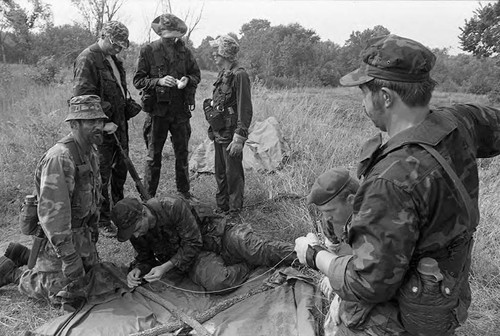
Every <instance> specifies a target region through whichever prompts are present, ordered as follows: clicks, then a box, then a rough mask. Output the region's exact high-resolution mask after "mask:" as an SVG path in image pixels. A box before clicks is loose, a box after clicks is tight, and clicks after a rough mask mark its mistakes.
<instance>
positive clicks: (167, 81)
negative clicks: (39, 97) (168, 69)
mask: <svg viewBox="0 0 500 336" xmlns="http://www.w3.org/2000/svg"><path fill="white" fill-rule="evenodd" d="M158 84H159V85H161V86H168V87H174V86H176V85H177V79H175V78H174V77H172V76H170V75H166V76H165V77H162V78H160V79H159V80H158Z"/></svg>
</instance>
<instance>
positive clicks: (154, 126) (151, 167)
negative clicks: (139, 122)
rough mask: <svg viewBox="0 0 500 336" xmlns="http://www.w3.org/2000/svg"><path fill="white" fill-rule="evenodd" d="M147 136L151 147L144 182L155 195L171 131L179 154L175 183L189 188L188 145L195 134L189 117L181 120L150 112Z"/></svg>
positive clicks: (144, 130) (176, 162)
mask: <svg viewBox="0 0 500 336" xmlns="http://www.w3.org/2000/svg"><path fill="white" fill-rule="evenodd" d="M143 132H144V133H143V135H144V140H145V142H146V147H147V149H148V156H147V158H146V166H145V168H144V186H145V188H146V190H147V191H148V193H149V195H150V196H151V197H154V196H155V195H156V189H157V188H158V183H159V181H160V172H161V160H162V152H163V147H164V145H165V141H166V140H167V137H168V132H170V135H171V136H170V141H171V142H172V146H173V148H174V155H175V183H176V186H177V191H179V192H188V191H189V188H190V186H189V162H188V154H189V152H188V150H189V148H188V145H189V138H190V137H191V125H190V124H189V119H188V120H185V121H181V122H176V121H172V120H171V118H167V117H158V116H151V115H149V114H148V115H147V116H146V120H145V121H144V129H143Z"/></svg>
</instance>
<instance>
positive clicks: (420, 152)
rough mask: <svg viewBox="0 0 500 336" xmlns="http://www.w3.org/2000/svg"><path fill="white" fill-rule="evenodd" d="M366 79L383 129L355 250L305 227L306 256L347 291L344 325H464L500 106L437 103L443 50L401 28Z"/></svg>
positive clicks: (383, 331) (350, 80) (370, 154)
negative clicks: (481, 175) (482, 181)
mask: <svg viewBox="0 0 500 336" xmlns="http://www.w3.org/2000/svg"><path fill="white" fill-rule="evenodd" d="M362 57H363V63H362V65H361V67H360V68H359V69H358V70H356V71H354V72H352V73H350V74H348V75H346V76H344V77H343V78H342V79H341V83H342V84H343V85H345V86H359V88H360V89H361V91H362V94H363V106H364V109H365V113H366V114H367V115H368V117H369V118H370V119H371V120H372V121H373V123H374V124H375V126H376V127H378V128H379V129H380V130H381V131H384V132H387V133H388V135H389V139H388V140H387V142H385V143H382V137H381V136H380V135H378V136H376V137H375V138H373V139H371V140H369V141H368V142H367V143H366V144H365V145H364V147H363V150H362V153H361V162H360V164H359V166H358V175H359V176H360V177H363V182H362V184H361V186H360V188H359V190H358V192H357V194H356V197H355V199H354V207H353V210H354V215H353V219H352V221H351V223H350V227H349V230H348V242H349V244H350V245H351V246H352V251H353V252H352V253H353V254H352V255H347V256H338V255H336V254H335V253H331V252H329V251H325V250H323V249H322V248H320V247H318V245H317V240H316V237H314V235H313V234H309V235H308V237H300V238H298V239H297V240H296V246H295V250H296V251H297V255H298V258H299V260H300V261H301V262H303V263H307V264H308V265H309V266H311V267H317V268H318V269H319V270H320V271H321V272H323V273H325V274H326V275H328V277H329V279H330V284H331V286H332V288H333V290H334V291H335V292H336V293H337V294H338V295H339V296H340V297H341V298H342V303H341V305H340V320H341V323H340V326H339V331H338V332H337V334H336V335H424V336H431V335H432V336H439V335H453V334H454V331H455V329H456V328H457V327H458V326H459V325H460V324H462V323H463V322H464V321H465V319H466V318H467V309H468V307H469V305H470V303H471V291H470V287H469V282H468V277H469V271H470V263H471V250H472V244H473V232H474V231H475V229H476V227H477V225H478V223H479V215H478V214H479V210H478V187H479V185H478V184H479V183H478V168H477V163H476V159H477V158H485V157H493V156H496V155H498V154H499V153H500V123H499V120H500V111H499V110H497V109H493V108H489V107H484V106H477V105H453V106H451V107H442V108H436V109H432V110H431V109H430V108H429V101H430V99H431V96H432V91H433V89H434V86H435V85H436V82H435V81H434V80H432V78H431V77H430V74H429V73H430V71H431V69H432V67H433V65H434V63H435V59H436V58H435V56H434V54H433V53H432V52H431V51H430V50H429V49H427V48H426V47H424V46H423V45H422V44H420V43H418V42H416V41H413V40H410V39H406V38H402V37H399V36H396V35H387V36H381V37H378V38H375V39H374V40H372V41H371V43H370V44H369V46H368V47H367V48H366V49H365V50H364V51H363V53H362Z"/></svg>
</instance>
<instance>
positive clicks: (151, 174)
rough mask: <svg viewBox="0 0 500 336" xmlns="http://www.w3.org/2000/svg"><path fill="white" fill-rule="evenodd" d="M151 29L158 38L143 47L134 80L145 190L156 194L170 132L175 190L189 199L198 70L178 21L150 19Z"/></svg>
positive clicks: (167, 16)
mask: <svg viewBox="0 0 500 336" xmlns="http://www.w3.org/2000/svg"><path fill="white" fill-rule="evenodd" d="M151 27H152V28H153V30H154V32H155V33H156V34H158V35H159V36H160V37H161V38H160V39H159V40H156V41H153V42H151V43H149V44H147V45H145V46H144V47H142V48H141V51H140V54H139V59H138V62H137V71H136V73H135V76H134V86H135V87H136V88H137V89H138V90H142V92H141V95H142V98H141V100H142V109H143V110H144V111H145V112H147V114H148V115H147V116H146V120H145V122H144V139H145V141H146V147H147V150H148V157H147V159H146V167H145V169H144V170H145V172H144V186H145V187H146V190H147V192H148V193H149V195H150V196H151V197H154V196H155V195H156V190H157V188H158V183H159V181H160V172H161V160H162V151H163V146H164V145H165V141H166V140H167V137H168V132H170V135H171V137H170V140H171V141H172V146H173V148H174V154H175V183H176V186H177V191H178V193H179V194H180V195H181V196H183V197H184V198H186V199H190V198H191V197H192V195H191V193H190V191H189V190H190V185H189V163H188V154H189V152H188V149H189V148H188V145H189V138H190V137H191V125H190V124H189V119H190V118H191V111H193V110H194V106H195V100H194V98H195V92H196V87H197V86H198V83H199V82H200V76H201V75H200V69H199V68H198V64H197V63H196V60H195V58H194V56H193V54H192V53H191V50H189V48H187V47H186V46H185V43H184V42H183V41H182V40H181V39H180V38H181V37H182V36H183V35H184V34H185V33H186V31H187V26H186V24H185V23H184V22H183V21H182V20H181V19H179V18H178V17H176V16H175V15H173V14H163V15H160V16H158V17H157V18H156V19H154V20H153V22H152V23H151Z"/></svg>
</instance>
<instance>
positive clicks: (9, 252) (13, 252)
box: [5, 243, 30, 267]
mask: <svg viewBox="0 0 500 336" xmlns="http://www.w3.org/2000/svg"><path fill="white" fill-rule="evenodd" d="M5 256H6V257H7V258H9V259H10V260H12V261H13V262H14V263H15V265H16V267H21V266H24V265H28V259H29V257H30V249H29V248H27V247H26V246H24V245H21V244H18V243H10V244H9V246H7V249H6V250H5Z"/></svg>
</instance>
